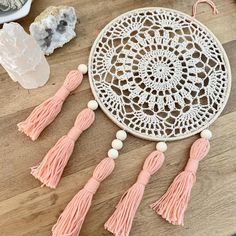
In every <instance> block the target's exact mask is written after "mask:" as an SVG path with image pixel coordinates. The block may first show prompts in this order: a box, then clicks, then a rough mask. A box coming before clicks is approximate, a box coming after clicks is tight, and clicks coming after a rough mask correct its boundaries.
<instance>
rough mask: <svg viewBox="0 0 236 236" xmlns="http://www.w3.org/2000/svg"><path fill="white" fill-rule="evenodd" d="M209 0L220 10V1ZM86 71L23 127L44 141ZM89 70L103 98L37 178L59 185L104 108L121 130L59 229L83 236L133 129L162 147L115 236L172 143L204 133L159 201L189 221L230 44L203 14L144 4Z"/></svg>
mask: <svg viewBox="0 0 236 236" xmlns="http://www.w3.org/2000/svg"><path fill="white" fill-rule="evenodd" d="M199 2H203V1H198V2H197V3H199ZM207 2H208V3H209V4H210V5H211V6H212V7H213V9H214V13H217V10H216V8H215V5H214V4H213V2H211V1H207ZM197 3H196V4H197ZM196 6H197V5H195V6H194V8H193V9H194V14H196ZM86 72H87V67H86V66H85V65H80V66H79V68H78V70H75V71H72V72H70V73H69V74H68V76H67V78H66V80H65V82H64V85H63V86H62V87H61V89H60V90H59V91H58V92H57V93H56V94H55V95H54V96H53V97H51V98H49V99H48V100H46V101H45V102H44V103H43V104H41V105H40V106H38V107H37V108H35V110H34V111H33V112H32V113H31V115H30V116H29V117H28V118H27V119H26V120H25V121H23V122H21V123H20V124H18V127H19V129H20V130H21V131H22V132H24V133H26V134H27V135H28V136H30V137H31V138H32V139H33V140H35V139H37V137H38V136H39V134H40V133H41V131H42V130H43V129H44V128H45V127H46V126H47V125H48V124H50V123H51V122H52V121H53V120H54V118H55V117H56V115H57V114H58V113H59V112H60V109H61V107H62V104H63V101H64V100H65V99H66V97H67V96H68V95H69V93H70V91H72V90H74V89H76V87H77V86H78V85H79V84H80V83H81V81H82V78H83V74H85V73H86ZM88 74H89V81H90V85H91V89H92V92H93V94H94V97H95V100H93V101H90V102H89V103H88V107H87V108H85V109H84V110H83V111H81V112H80V113H79V115H78V117H77V118H76V121H75V124H74V127H72V129H71V130H70V131H69V132H68V134H66V135H65V136H63V137H62V138H61V139H59V141H58V142H57V143H56V144H55V146H54V147H53V148H52V149H51V150H49V152H48V153H47V155H46V156H45V158H44V159H43V161H42V162H41V163H40V164H39V165H37V166H35V167H33V168H32V172H31V173H32V175H33V176H35V178H37V179H39V180H40V181H41V182H42V183H43V185H46V186H48V187H50V188H55V187H56V186H57V184H58V183H59V180H60V177H61V175H62V172H63V169H64V167H65V165H66V164H67V162H68V160H69V157H70V155H71V154H72V152H73V148H74V145H75V141H76V140H77V139H78V137H79V136H80V135H81V133H82V132H84V131H85V130H86V129H88V128H89V127H90V126H91V125H92V123H93V121H94V119H95V110H96V109H97V108H98V105H99V106H100V108H101V109H102V110H103V111H104V113H105V114H106V115H107V116H108V117H109V118H110V119H111V120H112V121H113V122H114V123H116V124H117V125H118V126H119V127H120V128H121V130H120V131H118V132H117V134H116V139H114V140H113V141H112V149H110V150H109V151H108V157H106V158H105V159H103V160H102V161H101V162H100V163H99V164H98V166H97V167H96V168H95V170H94V172H93V176H92V177H91V179H90V180H89V181H88V182H87V184H86V185H85V186H84V188H83V189H82V190H80V191H79V192H78V193H77V195H75V197H74V198H73V199H72V200H71V202H70V203H69V204H68V205H67V207H66V208H65V210H64V212H63V213H62V214H61V216H60V217H59V219H58V221H57V223H56V224H55V225H54V227H53V229H52V232H53V235H54V236H62V235H63V236H65V235H67V236H69V235H70V236H76V235H78V234H79V232H80V229H81V227H82V224H83V222H84V219H85V216H86V214H87V212H88V210H89V208H90V205H91V201H92V198H93V195H94V194H95V193H96V191H97V189H98V187H99V185H100V183H101V182H102V181H103V180H104V179H105V178H107V177H108V176H109V175H110V174H111V172H112V171H113V169H114V168H115V159H116V158H117V157H118V155H119V153H118V151H119V150H120V149H121V148H122V147H123V141H124V140H125V139H126V138H127V133H130V134H132V135H135V136H137V137H139V138H143V139H148V140H151V141H156V142H157V144H156V150H155V151H153V152H152V153H151V154H149V155H148V157H147V159H146V160H145V162H144V165H143V169H142V170H141V172H140V174H139V175H138V177H137V181H136V183H134V184H133V186H131V187H130V188H129V189H128V190H127V192H126V193H125V194H124V195H123V196H122V197H121V200H120V202H119V203H118V205H117V206H116V209H115V211H114V213H113V215H112V216H111V217H110V218H109V219H108V221H107V222H106V223H105V228H106V229H107V230H108V231H110V232H112V233H113V234H114V235H116V236H128V235H129V232H130V230H131V226H132V221H133V219H134V216H135V213H136V211H137V208H138V206H139V204H140V201H141V199H142V197H143V194H144V190H145V186H146V185H147V184H148V181H149V179H150V177H151V176H152V175H153V174H155V173H156V172H157V171H158V169H159V168H160V167H161V166H162V164H163V162H164V159H165V156H164V152H165V151H166V150H167V144H166V142H170V141H173V140H181V139H183V138H187V137H190V136H192V135H195V134H197V133H200V136H201V137H200V138H199V139H198V140H197V141H195V142H194V143H193V145H192V147H191V150H190V157H189V160H188V162H187V165H186V167H185V169H184V170H183V171H182V172H181V173H180V174H179V175H178V176H177V177H176V178H175V179H174V180H173V183H172V184H171V185H170V187H169V188H168V190H167V192H166V193H165V194H164V195H163V196H162V197H161V199H159V200H158V201H157V202H155V203H153V204H152V205H151V208H152V209H153V210H154V211H156V212H157V214H159V215H161V216H162V217H163V218H164V219H166V220H167V221H169V222H170V223H172V224H174V225H183V219H184V212H185V210H186V208H187V204H188V201H189V198H190V192H191V189H192V186H193V185H194V183H195V181H196V172H197V168H198V165H199V161H201V160H202V159H203V158H204V157H205V156H206V155H207V153H208V151H209V148H210V143H209V140H210V138H211V136H212V134H211V131H210V130H209V129H208V127H209V126H210V125H211V124H212V123H213V122H214V121H215V120H216V119H217V117H218V116H219V115H220V113H221V112H222V110H223V108H224V106H225V105H226V102H227V99H228V96H229V92H230V85H231V74H230V66H229V62H228V59H227V56H226V54H225V51H224V49H223V47H222V45H221V44H220V42H219V41H218V40H217V39H216V37H215V36H214V35H213V34H212V33H211V32H210V31H209V30H208V29H207V28H206V27H205V26H204V25H202V24H201V23H200V22H199V21H197V20H196V19H195V17H190V16H188V15H186V14H184V13H182V12H179V11H175V10H171V9H165V8H144V9H137V10H134V11H131V12H128V13H125V14H123V15H121V16H119V17H117V18H116V19H114V20H113V21H112V22H110V23H109V24H108V25H107V26H106V27H105V28H104V29H103V30H102V31H101V33H100V34H99V35H98V37H97V39H96V40H95V42H94V44H93V47H92V49H91V53H90V57H89V66H88ZM126 132H127V133H126Z"/></svg>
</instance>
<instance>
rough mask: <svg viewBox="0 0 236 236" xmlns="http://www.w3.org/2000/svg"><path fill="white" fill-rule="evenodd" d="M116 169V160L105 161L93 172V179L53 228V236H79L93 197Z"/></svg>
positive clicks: (108, 159) (71, 202)
mask: <svg viewBox="0 0 236 236" xmlns="http://www.w3.org/2000/svg"><path fill="white" fill-rule="evenodd" d="M114 168H115V161H114V159H112V158H110V157H107V158H105V159H103V160H102V161H101V162H100V163H99V164H98V166H97V167H96V169H95V170H94V172H93V177H92V178H91V179H90V180H89V181H88V182H87V184H86V185H85V186H84V188H83V189H81V190H80V191H79V192H78V193H77V194H76V195H75V196H74V198H73V199H72V200H71V201H70V202H69V204H68V205H67V207H66V208H65V210H64V211H63V213H62V214H61V215H60V217H59V219H58V221H57V223H56V224H55V225H54V226H53V228H52V235H53V236H62V235H66V236H78V235H79V232H80V230H81V227H82V224H83V222H84V219H85V217H86V215H87V212H88V210H89V208H90V206H91V202H92V199H93V195H94V194H95V193H96V191H97V189H98V187H99V185H100V183H101V182H102V181H103V180H104V179H105V178H107V177H108V176H109V175H110V174H111V173H112V171H113V169H114Z"/></svg>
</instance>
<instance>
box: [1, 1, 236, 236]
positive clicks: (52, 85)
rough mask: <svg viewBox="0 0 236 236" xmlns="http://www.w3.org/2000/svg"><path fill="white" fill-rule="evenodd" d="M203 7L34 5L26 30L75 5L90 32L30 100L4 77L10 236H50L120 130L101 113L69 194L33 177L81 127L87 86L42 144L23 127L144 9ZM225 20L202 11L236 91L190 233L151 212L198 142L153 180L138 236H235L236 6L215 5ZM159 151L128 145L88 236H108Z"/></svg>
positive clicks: (82, 27) (205, 167)
mask: <svg viewBox="0 0 236 236" xmlns="http://www.w3.org/2000/svg"><path fill="white" fill-rule="evenodd" d="M193 2H194V1H193V0H99V1H96V0H79V1H78V0H77V1H76V0H74V1H72V0H64V1H63V0H61V1H59V0H47V1H46V0H40V1H34V3H33V6H32V11H31V13H30V15H29V16H27V17H26V18H25V19H22V20H20V21H19V22H20V23H21V24H22V25H23V26H24V28H25V29H26V30H27V31H28V27H29V24H30V23H31V22H32V21H33V20H34V18H35V17H36V16H37V15H38V14H39V13H40V12H41V11H43V10H44V9H45V8H46V7H47V6H50V5H59V4H67V5H71V6H74V7H75V8H76V10H77V13H78V16H79V19H80V23H79V25H77V29H76V31H77V37H76V38H75V39H73V40H72V41H71V42H70V43H68V44H67V45H65V46H64V47H63V48H62V49H57V50H56V51H55V53H54V54H53V55H51V56H49V57H48V62H49V64H50V67H51V77H50V80H49V82H48V83H47V85H46V86H44V87H42V88H40V89H37V90H31V91H27V90H24V89H22V88H21V87H20V86H19V85H18V84H17V83H14V82H12V81H11V80H10V78H9V76H8V75H7V73H6V72H5V71H4V70H3V68H0V81H1V86H0V133H1V136H0V147H1V148H0V236H32V235H34V236H48V235H51V227H52V225H53V224H54V223H55V221H56V219H57V218H58V216H59V214H60V213H61V212H62V210H63V209H64V207H65V206H66V204H67V203H68V202H69V201H70V200H71V198H72V197H73V196H74V195H75V194H76V192H77V191H78V190H80V189H81V187H82V186H83V185H84V184H85V183H86V181H87V180H88V179H89V177H90V176H91V173H92V171H93V169H94V167H95V166H96V164H98V163H99V161H100V160H102V159H103V158H104V157H105V156H106V153H107V150H108V149H109V148H110V143H111V141H112V139H113V138H114V136H115V132H116V131H117V130H118V127H116V126H115V125H114V124H113V123H112V122H111V121H110V120H109V119H108V118H107V117H106V116H105V115H104V114H103V113H102V112H101V111H100V110H99V111H98V112H97V113H96V122H95V124H94V125H93V126H92V128H90V129H89V130H88V131H86V132H85V133H84V134H83V136H82V137H81V139H80V140H79V142H77V143H76V146H75V150H74V154H73V155H72V156H71V158H70V162H69V164H68V165H67V167H66V169H65V172H64V174H63V178H62V181H61V182H60V185H59V187H58V188H57V189H56V190H55V191H52V190H49V189H47V188H40V184H39V182H38V181H37V180H35V179H34V178H33V177H32V176H31V175H30V170H29V168H30V167H31V166H33V165H35V164H37V163H38V162H39V161H40V160H41V159H42V157H43V156H44V155H45V153H46V152H47V151H48V149H49V148H50V147H52V145H53V144H54V143H55V142H56V141H57V140H58V138H60V137H61V136H62V135H64V134H65V133H66V132H67V131H68V129H69V128H70V127H71V126H72V124H73V122H74V119H75V117H76V114H77V113H78V112H79V111H81V109H82V108H84V107H85V106H86V104H87V102H88V100H89V99H92V97H93V96H92V94H91V91H90V88H89V83H88V80H87V77H86V78H85V80H84V81H83V84H82V85H81V86H80V87H79V89H77V91H75V92H74V93H73V95H72V96H70V97H69V98H68V99H67V101H66V102H65V105H64V106H63V109H62V112H61V114H60V115H59V116H58V118H57V119H56V120H55V122H54V123H53V124H52V125H50V126H49V127H48V128H47V129H46V130H45V131H44V132H43V134H42V136H41V137H40V138H39V139H38V141H36V142H32V141H30V139H29V138H27V137H26V136H24V135H23V134H21V133H19V132H18V131H17V128H16V124H17V122H19V121H21V120H23V119H25V118H26V117H27V115H28V114H29V113H30V112H31V111H32V109H33V108H34V107H35V106H36V105H38V104H39V103H40V102H42V101H43V100H44V99H45V98H47V97H49V96H50V95H52V94H54V92H55V91H56V90H57V89H58V88H59V87H60V85H61V84H62V82H63V80H64V78H65V76H66V74H67V73H68V71H70V70H71V69H74V68H76V67H77V65H78V64H80V63H86V62H87V60H88V55H89V51H90V48H91V45H92V43H93V41H94V39H95V38H96V36H97V34H98V32H99V31H100V30H101V29H102V28H103V27H104V26H105V25H106V24H107V23H108V22H109V21H110V20H112V19H113V18H115V17H116V16H118V15H120V14H121V13H124V12H126V11H128V10H132V9H135V8H140V7H148V6H160V7H168V8H173V9H177V10H181V11H183V12H185V13H187V14H191V6H192V4H193ZM215 2H216V4H217V7H218V9H219V11H220V14H219V15H217V16H212V15H211V14H210V8H209V7H208V6H206V5H204V4H203V5H201V6H200V8H199V12H198V16H197V18H198V19H199V20H200V21H201V22H202V23H203V24H205V25H207V26H208V27H209V28H210V29H211V30H212V32H213V33H214V34H215V35H216V36H217V37H218V38H219V40H220V41H221V42H222V44H223V46H224V48H225V50H226V52H227V54H228V57H229V60H230V63H231V66H232V77H233V86H232V92H231V96H230V99H229V102H228V104H227V107H226V108H225V110H224V112H223V114H222V115H221V117H220V118H219V119H218V120H217V121H216V122H215V123H214V124H213V125H212V127H211V130H212V131H213V134H214V137H213V139H212V142H211V151H210V153H209V155H208V157H207V158H206V159H204V160H203V161H202V162H201V165H200V168H199V171H198V180H197V183H196V185H195V186H194V188H193V191H192V196H191V201H190V204H189V207H188V209H187V212H186V217H185V226H184V227H176V226H172V225H170V224H168V223H166V222H165V221H164V220H162V219H161V218H160V217H159V216H157V215H155V214H154V212H153V211H151V210H150V209H149V207H148V206H149V204H150V203H152V202H153V201H154V200H156V199H158V198H159V197H160V196H161V195H162V194H163V193H164V192H165V191H166V189H167V187H168V186H169V184H170V183H171V181H172V180H173V178H174V176H175V175H176V174H177V173H179V172H180V171H181V170H182V169H183V167H184V165H185V164H186V161H187V159H188V153H189V148H190V145H191V143H192V142H193V140H195V139H196V138H197V137H192V138H188V139H186V140H184V141H178V142H173V143H170V144H169V149H168V151H167V152H166V162H165V163H164V165H163V167H162V169H161V170H160V171H159V172H158V174H156V175H155V176H153V177H152V178H151V181H150V183H149V184H148V186H147V188H146V191H145V195H144V199H143V201H142V203H141V206H140V208H139V210H138V212H137V215H136V217H135V220H134V224H133V228H132V232H131V234H130V236H157V235H160V236H169V235H174V236H176V235H177V236H227V235H232V234H233V233H235V232H236V84H235V82H234V79H235V77H236V21H235V20H236V2H235V1H234V0H215ZM154 147H155V143H154V142H153V143H152V142H148V141H144V140H141V139H138V138H135V137H132V136H131V135H130V136H129V137H128V139H127V141H126V143H125V146H124V149H123V150H122V152H121V155H120V158H119V159H118V160H117V162H116V164H117V165H116V169H115V171H114V172H113V174H112V175H111V176H110V178H108V179H107V180H106V181H104V183H103V184H102V185H101V187H100V189H99V191H98V193H97V194H96V195H95V198H94V201H93V203H92V207H91V210H90V211H89V214H88V216H87V218H86V221H85V223H84V226H83V228H82V231H81V234H80V235H81V236H108V235H110V234H109V233H108V232H106V231H105V230H104V228H103V224H104V222H105V221H106V220H107V219H108V217H109V216H110V215H111V213H112V212H113V210H114V207H115V205H116V203H117V202H118V200H119V198H120V197H121V195H122V194H123V193H124V191H125V190H127V188H128V187H129V186H130V185H131V184H132V183H133V182H134V181H135V179H136V177H137V174H138V172H139V171H140V168H141V166H142V163H143V161H144V159H145V157H146V156H147V155H148V154H149V153H150V152H151V151H152V150H154Z"/></svg>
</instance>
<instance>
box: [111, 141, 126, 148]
mask: <svg viewBox="0 0 236 236" xmlns="http://www.w3.org/2000/svg"><path fill="white" fill-rule="evenodd" d="M111 146H112V147H113V148H114V149H116V150H120V149H121V148H122V147H123V143H122V141H121V140H119V139H114V140H113V141H112V143H111Z"/></svg>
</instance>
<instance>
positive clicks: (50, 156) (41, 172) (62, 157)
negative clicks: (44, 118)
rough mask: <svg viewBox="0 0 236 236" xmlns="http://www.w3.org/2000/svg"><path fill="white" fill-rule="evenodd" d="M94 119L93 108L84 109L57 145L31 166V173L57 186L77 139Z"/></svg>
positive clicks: (54, 186)
mask: <svg viewBox="0 0 236 236" xmlns="http://www.w3.org/2000/svg"><path fill="white" fill-rule="evenodd" d="M91 103H92V104H95V103H96V101H94V102H91V101H90V102H89V103H88V106H89V107H92V106H91ZM95 105H96V106H93V107H92V108H94V109H96V108H97V103H96V104H95ZM94 120H95V113H94V111H93V110H92V109H90V108H86V109H84V110H82V111H81V112H80V113H79V115H78V116H77V118H76V121H75V124H74V126H73V127H72V128H71V130H70V131H69V132H68V134H67V135H65V136H63V137H62V138H60V139H59V140H58V141H57V143H56V144H55V146H54V147H52V148H51V149H50V150H49V152H48V153H47V155H46V156H45V157H44V159H43V161H42V162H41V163H40V164H39V165H37V166H34V167H32V168H31V174H32V175H33V176H34V177H35V178H36V179H38V180H40V181H41V182H42V183H43V185H46V186H47V187H50V188H56V186H57V185H58V183H59V181H60V178H61V175H62V173H63V170H64V168H65V166H66V164H67V162H68V160H69V158H70V156H71V154H72V152H73V150H74V145H75V142H76V140H77V139H78V138H79V136H80V134H81V133H82V132H83V131H85V130H86V129H88V128H89V127H90V126H91V125H92V124H93V122H94Z"/></svg>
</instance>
